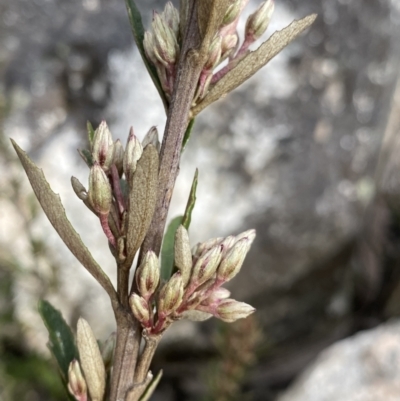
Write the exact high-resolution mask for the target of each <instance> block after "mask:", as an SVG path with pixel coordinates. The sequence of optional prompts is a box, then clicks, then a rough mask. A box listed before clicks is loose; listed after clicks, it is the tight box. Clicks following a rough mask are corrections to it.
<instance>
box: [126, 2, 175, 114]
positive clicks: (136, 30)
mask: <svg viewBox="0 0 400 401" xmlns="http://www.w3.org/2000/svg"><path fill="white" fill-rule="evenodd" d="M125 4H126V8H127V10H128V16H129V22H130V24H131V29H132V33H133V37H134V39H135V42H136V46H137V47H138V49H139V53H140V55H141V56H142V59H143V62H144V65H145V66H146V68H147V71H148V72H149V75H150V77H151V79H152V80H153V83H154V85H155V87H156V88H157V90H158V93H159V94H160V97H161V100H162V102H163V104H164V108H165V110H168V100H167V98H166V97H165V94H164V91H163V89H162V87H161V83H160V79H159V78H158V75H157V71H156V69H155V68H154V66H153V65H152V64H151V63H150V62H149V61H148V59H147V57H146V53H145V51H144V46H143V40H144V26H143V21H142V16H141V15H140V12H139V9H138V8H137V6H136V3H135V1H134V0H125Z"/></svg>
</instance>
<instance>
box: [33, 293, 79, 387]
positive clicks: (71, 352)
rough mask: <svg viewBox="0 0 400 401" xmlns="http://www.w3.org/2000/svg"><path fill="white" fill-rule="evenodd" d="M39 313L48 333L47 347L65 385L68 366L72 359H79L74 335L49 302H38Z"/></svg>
mask: <svg viewBox="0 0 400 401" xmlns="http://www.w3.org/2000/svg"><path fill="white" fill-rule="evenodd" d="M39 313H40V316H41V317H42V319H43V323H44V324H45V326H46V328H47V331H48V332H49V343H48V346H49V348H50V351H51V353H52V354H53V356H54V358H55V360H56V361H57V363H58V366H59V367H60V371H61V375H62V378H63V381H64V383H67V381H68V367H69V364H70V363H71V361H72V360H73V359H79V353H78V349H77V347H76V345H75V338H74V335H73V334H72V331H71V329H70V327H69V326H68V324H67V323H66V322H65V320H64V319H63V317H62V315H61V313H60V312H59V311H58V310H57V309H55V308H54V307H53V306H52V305H51V304H50V303H49V302H47V301H45V300H41V301H40V302H39Z"/></svg>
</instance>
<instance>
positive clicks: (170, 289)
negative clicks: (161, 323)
mask: <svg viewBox="0 0 400 401" xmlns="http://www.w3.org/2000/svg"><path fill="white" fill-rule="evenodd" d="M183 291H184V288H183V281H182V275H181V273H180V272H177V273H175V274H174V275H173V276H172V277H171V278H170V279H169V281H168V282H167V283H166V284H165V285H164V287H163V288H162V289H161V291H160V293H159V295H158V304H157V307H158V313H159V314H160V315H165V316H168V315H170V314H171V313H173V312H175V311H176V310H177V309H178V308H179V306H180V304H181V302H182V298H183Z"/></svg>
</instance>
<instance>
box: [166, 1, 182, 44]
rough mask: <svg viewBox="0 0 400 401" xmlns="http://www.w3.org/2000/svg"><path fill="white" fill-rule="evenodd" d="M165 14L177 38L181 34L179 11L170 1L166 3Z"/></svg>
mask: <svg viewBox="0 0 400 401" xmlns="http://www.w3.org/2000/svg"><path fill="white" fill-rule="evenodd" d="M163 16H164V20H165V21H166V23H167V24H168V26H169V27H170V28H171V29H172V32H173V33H174V35H175V37H176V38H177V37H178V34H179V11H178V10H177V9H176V8H175V7H174V5H173V4H172V3H171V2H170V1H169V2H168V3H167V4H166V5H165V8H164V13H163Z"/></svg>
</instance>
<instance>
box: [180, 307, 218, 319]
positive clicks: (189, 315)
mask: <svg viewBox="0 0 400 401" xmlns="http://www.w3.org/2000/svg"><path fill="white" fill-rule="evenodd" d="M182 317H183V318H184V319H188V320H191V321H192V322H204V320H208V319H210V318H211V317H212V314H211V313H207V312H202V311H199V310H195V309H193V310H187V311H185V312H183V313H182Z"/></svg>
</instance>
